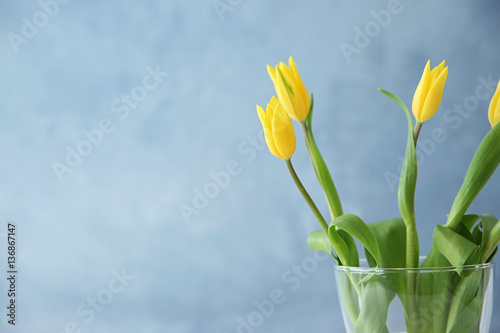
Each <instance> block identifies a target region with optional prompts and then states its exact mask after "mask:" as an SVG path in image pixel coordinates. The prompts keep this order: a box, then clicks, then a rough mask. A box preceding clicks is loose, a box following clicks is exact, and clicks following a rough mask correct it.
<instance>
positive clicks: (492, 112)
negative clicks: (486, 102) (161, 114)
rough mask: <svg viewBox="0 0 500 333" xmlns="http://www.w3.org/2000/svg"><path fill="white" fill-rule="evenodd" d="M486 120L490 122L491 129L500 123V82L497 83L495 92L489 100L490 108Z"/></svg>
mask: <svg viewBox="0 0 500 333" xmlns="http://www.w3.org/2000/svg"><path fill="white" fill-rule="evenodd" d="M488 118H489V120H490V124H491V127H493V126H495V125H496V124H498V123H499V122H500V81H498V86H497V90H496V91H495V94H493V97H492V98H491V102H490V108H489V109H488Z"/></svg>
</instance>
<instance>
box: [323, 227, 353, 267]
mask: <svg viewBox="0 0 500 333" xmlns="http://www.w3.org/2000/svg"><path fill="white" fill-rule="evenodd" d="M328 234H329V236H330V239H331V240H332V244H333V246H334V250H335V253H336V254H337V256H338V260H339V265H341V266H351V267H354V266H355V265H356V262H352V261H351V251H350V248H349V246H348V245H347V243H346V242H345V240H344V238H343V237H342V236H340V235H339V233H338V232H337V230H335V228H328Z"/></svg>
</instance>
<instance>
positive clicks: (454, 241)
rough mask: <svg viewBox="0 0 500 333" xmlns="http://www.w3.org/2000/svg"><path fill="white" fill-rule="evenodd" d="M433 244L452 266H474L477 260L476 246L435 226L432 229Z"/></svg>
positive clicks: (449, 231) (477, 249) (456, 234)
mask: <svg viewBox="0 0 500 333" xmlns="http://www.w3.org/2000/svg"><path fill="white" fill-rule="evenodd" d="M433 243H434V246H435V247H436V250H437V251H439V252H440V253H441V254H442V255H443V256H444V257H445V258H446V259H447V260H448V261H449V262H450V263H451V265H452V266H463V265H465V264H475V263H477V261H478V260H479V248H478V246H477V245H476V244H474V243H473V242H471V241H470V240H468V239H467V238H465V237H463V236H461V235H460V234H458V233H456V232H454V231H453V230H451V229H449V228H446V227H443V226H441V225H437V226H436V228H435V229H434V236H433Z"/></svg>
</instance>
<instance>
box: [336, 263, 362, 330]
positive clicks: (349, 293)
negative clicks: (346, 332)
mask: <svg viewBox="0 0 500 333" xmlns="http://www.w3.org/2000/svg"><path fill="white" fill-rule="evenodd" d="M336 277H337V283H338V286H339V289H338V290H339V293H340V297H341V300H342V304H343V305H344V307H345V309H346V311H347V314H348V316H349V319H350V320H351V323H352V324H353V325H354V323H355V322H356V320H357V319H358V316H359V297H358V294H357V292H356V289H355V287H354V284H353V283H355V282H353V281H352V280H351V277H352V276H350V273H348V272H343V271H338V272H337V276H336Z"/></svg>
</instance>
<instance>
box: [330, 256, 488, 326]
mask: <svg viewBox="0 0 500 333" xmlns="http://www.w3.org/2000/svg"><path fill="white" fill-rule="evenodd" d="M362 265H365V266H366V262H365V263H362ZM335 271H336V282H337V289H338V295H339V299H340V304H341V308H342V315H343V318H344V323H345V328H346V331H347V332H348V333H351V332H355V333H405V332H407V333H487V332H489V328H490V322H491V316H492V312H493V264H482V265H470V266H461V267H440V268H416V269H404V268H393V269H390V268H387V269H384V268H370V267H345V266H336V267H335Z"/></svg>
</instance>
